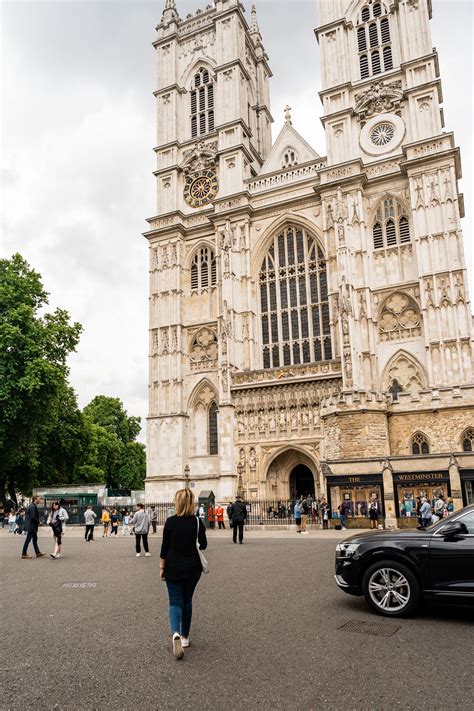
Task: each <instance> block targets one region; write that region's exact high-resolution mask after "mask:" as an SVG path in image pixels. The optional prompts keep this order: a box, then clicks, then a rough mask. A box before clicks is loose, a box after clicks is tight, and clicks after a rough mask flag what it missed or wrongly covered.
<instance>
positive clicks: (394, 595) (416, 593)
mask: <svg viewBox="0 0 474 711" xmlns="http://www.w3.org/2000/svg"><path fill="white" fill-rule="evenodd" d="M362 592H363V593H364V597H365V599H366V600H367V602H368V603H369V605H371V606H372V607H373V608H374V610H375V611H376V612H378V614H379V615H385V616H387V617H404V616H405V615H409V614H410V613H411V612H413V610H415V608H416V606H417V605H418V603H419V601H420V597H421V590H420V584H419V582H418V580H417V579H416V577H415V575H414V574H413V573H412V572H411V570H410V569H409V568H407V567H406V566H405V565H402V563H397V562H395V561H390V560H381V561H379V562H378V563H374V564H373V565H371V566H370V568H368V569H367V570H366V572H365V575H364V577H363V579H362Z"/></svg>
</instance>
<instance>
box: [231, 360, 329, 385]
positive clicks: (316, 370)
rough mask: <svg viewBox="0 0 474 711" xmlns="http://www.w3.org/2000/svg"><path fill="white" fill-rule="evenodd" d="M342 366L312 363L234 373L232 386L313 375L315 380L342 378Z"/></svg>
mask: <svg viewBox="0 0 474 711" xmlns="http://www.w3.org/2000/svg"><path fill="white" fill-rule="evenodd" d="M340 371H341V364H340V363H339V362H338V361H332V362H325V363H311V364H307V365H292V366H291V367H287V368H268V369H265V370H253V371H251V372H239V373H232V384H233V385H243V384H249V385H251V384H252V383H258V382H271V381H273V380H287V379H288V380H289V379H295V380H298V378H301V377H304V376H308V375H311V376H312V378H313V379H316V378H317V377H318V376H319V377H321V378H327V377H328V376H333V377H340V375H341V372H340Z"/></svg>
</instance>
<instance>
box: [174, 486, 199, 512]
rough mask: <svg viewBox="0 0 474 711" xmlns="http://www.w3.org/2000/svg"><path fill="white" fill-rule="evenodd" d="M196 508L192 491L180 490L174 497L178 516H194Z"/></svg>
mask: <svg viewBox="0 0 474 711" xmlns="http://www.w3.org/2000/svg"><path fill="white" fill-rule="evenodd" d="M195 506H196V505H195V503H194V494H193V492H192V491H191V489H178V491H177V492H176V494H175V495H174V508H175V511H176V516H192V515H193V513H194V509H195Z"/></svg>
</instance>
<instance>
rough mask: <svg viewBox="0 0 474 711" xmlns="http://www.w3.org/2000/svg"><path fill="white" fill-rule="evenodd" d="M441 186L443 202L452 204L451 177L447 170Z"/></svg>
mask: <svg viewBox="0 0 474 711" xmlns="http://www.w3.org/2000/svg"><path fill="white" fill-rule="evenodd" d="M443 185H444V202H449V201H451V202H453V201H454V197H453V186H452V183H451V175H450V173H449V170H447V171H446V172H445V173H443Z"/></svg>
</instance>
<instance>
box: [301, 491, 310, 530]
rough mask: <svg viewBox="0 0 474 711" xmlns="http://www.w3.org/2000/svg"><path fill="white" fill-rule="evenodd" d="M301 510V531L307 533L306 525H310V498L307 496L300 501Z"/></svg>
mask: <svg viewBox="0 0 474 711" xmlns="http://www.w3.org/2000/svg"><path fill="white" fill-rule="evenodd" d="M300 512H301V533H304V534H306V535H307V534H308V531H307V530H306V526H307V525H308V512H309V505H308V500H307V498H306V497H304V498H303V500H302V502H301V503H300Z"/></svg>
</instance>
